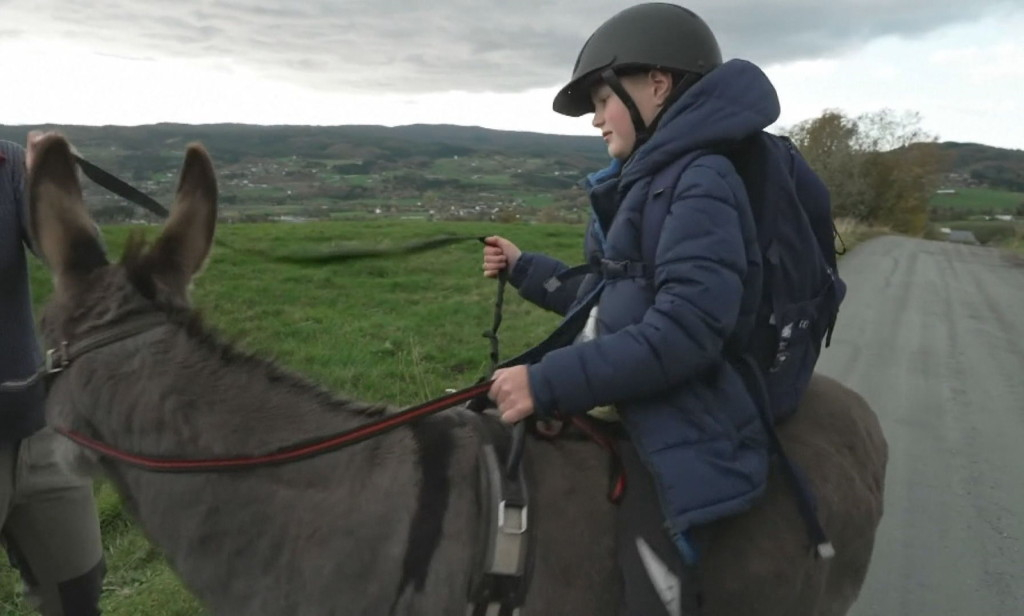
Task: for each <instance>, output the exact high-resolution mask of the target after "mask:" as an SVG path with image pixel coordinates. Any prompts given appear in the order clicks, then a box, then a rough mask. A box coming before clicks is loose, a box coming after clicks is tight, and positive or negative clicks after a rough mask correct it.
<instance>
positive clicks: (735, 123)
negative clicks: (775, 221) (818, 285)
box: [510, 60, 779, 553]
mask: <svg viewBox="0 0 1024 616" xmlns="http://www.w3.org/2000/svg"><path fill="white" fill-rule="evenodd" d="M778 114H779V102H778V97H777V95H776V93H775V89H774V88H773V87H772V85H771V83H770V82H769V80H768V78H767V77H766V76H765V75H764V73H763V72H762V71H761V70H760V69H759V68H757V67H756V66H754V65H753V64H751V63H749V62H746V61H742V60H732V61H729V62H726V63H725V64H723V65H722V66H720V67H719V68H717V69H715V70H714V71H712V72H711V73H710V74H708V75H707V76H706V77H704V78H703V79H702V80H701V81H700V82H698V83H697V84H696V85H695V86H693V87H692V88H691V89H690V90H689V91H688V92H686V94H684V96H682V97H681V98H680V99H679V100H678V101H676V102H675V104H673V105H672V107H671V108H669V109H668V111H667V112H666V113H665V115H664V116H663V118H662V120H661V122H660V123H659V126H658V128H657V130H656V131H655V133H654V134H653V135H652V137H651V139H650V140H649V141H648V142H647V143H645V144H644V145H643V146H642V147H641V148H640V149H638V150H637V151H636V153H635V154H634V155H633V156H632V157H631V158H630V159H629V160H628V161H627V162H626V163H625V165H624V166H623V168H622V169H621V171H619V172H618V173H611V174H610V177H603V178H600V177H598V178H597V179H596V181H594V182H592V183H591V188H590V197H591V202H592V205H593V208H594V215H593V216H592V217H591V223H590V227H589V230H588V234H587V241H586V247H585V253H586V254H585V255H584V256H585V258H586V259H588V261H590V262H593V259H594V258H595V257H597V258H605V259H609V260H612V261H630V262H635V263H639V262H642V255H641V238H640V229H641V228H642V224H641V221H642V214H643V210H644V207H645V205H646V204H647V202H648V199H649V198H650V196H651V194H652V192H656V191H652V190H651V180H652V177H653V176H654V174H656V173H657V172H658V171H659V170H660V169H662V168H664V167H665V166H667V165H669V164H670V163H672V162H673V161H674V160H677V159H679V158H681V157H683V156H685V155H687V154H688V153H690V152H693V151H695V150H699V149H705V148H711V147H716V148H717V147H722V146H728V145H729V144H731V143H735V142H737V141H739V140H742V139H744V138H746V137H749V136H751V135H753V134H755V133H757V132H758V131H761V130H762V129H764V128H766V127H767V126H769V125H771V124H772V123H773V122H774V121H775V120H776V118H777V117H778ZM673 186H674V194H673V195H672V201H671V205H670V209H669V214H668V216H667V218H666V219H665V223H664V226H663V227H662V229H661V233H660V237H659V238H658V240H657V251H656V257H655V263H654V270H653V277H648V276H633V277H628V276H617V277H614V278H607V279H603V278H602V276H601V275H600V274H591V275H588V276H587V277H586V278H585V279H584V280H583V281H582V282H581V283H579V284H576V285H570V284H566V285H563V286H561V287H559V288H558V289H554V290H549V287H546V286H545V284H544V283H545V282H547V281H548V280H549V279H550V278H551V277H552V276H555V275H557V274H559V273H560V272H562V271H564V270H565V269H566V268H567V266H566V265H565V264H563V263H561V262H559V261H557V260H554V259H551V258H550V257H546V256H543V255H540V254H535V253H524V254H523V256H522V257H521V258H520V260H519V261H518V262H517V264H516V267H515V268H514V269H513V271H512V272H511V276H510V280H511V282H512V284H513V285H515V286H516V287H517V288H518V289H519V292H520V293H521V295H522V296H523V297H525V298H526V299H528V300H530V301H532V302H534V303H536V304H538V305H540V306H541V307H544V308H547V309H549V310H554V311H556V312H559V313H561V314H564V315H568V314H571V313H573V311H574V310H578V309H579V308H580V307H581V300H582V299H583V298H584V297H585V296H587V295H588V294H589V293H590V292H591V291H592V290H594V289H595V287H596V288H600V299H599V303H598V306H599V322H598V337H597V338H596V339H595V340H592V341H589V342H583V343H578V344H573V345H570V346H565V347H563V348H560V349H556V350H554V351H552V352H550V353H548V354H547V355H546V356H545V357H544V358H543V359H542V360H540V361H539V362H537V363H534V364H533V365H531V366H529V380H530V387H531V390H532V393H533V396H534V402H535V407H536V410H537V413H538V414H539V415H541V416H545V415H548V416H550V415H572V414H578V413H584V412H586V411H588V410H589V409H591V408H593V407H595V406H599V405H607V404H615V405H616V406H617V408H618V410H619V414H620V416H621V417H622V421H623V423H624V424H625V426H626V429H627V430H628V432H629V434H630V437H631V439H632V440H633V442H634V444H635V445H636V447H637V450H638V451H639V452H640V455H641V457H642V458H643V459H644V460H645V462H646V463H647V465H648V467H649V468H650V470H651V472H652V473H653V475H654V479H655V483H656V485H657V487H658V490H659V494H660V497H661V505H662V508H663V510H664V513H665V517H666V519H667V521H668V524H669V526H670V529H671V530H672V532H673V533H674V534H675V535H676V538H677V542H680V541H679V540H680V538H682V537H685V536H686V532H687V530H688V529H690V528H691V527H692V526H694V525H699V524H704V523H707V522H710V521H712V520H715V519H718V518H721V517H723V516H727V515H731V514H735V513H738V512H741V511H743V510H745V509H747V508H749V507H750V506H751V505H752V503H753V501H754V500H755V499H756V497H757V496H758V495H759V494H760V493H761V492H762V491H763V489H764V486H765V481H766V477H767V472H768V446H767V438H766V436H765V434H764V430H763V428H762V427H761V425H760V423H759V419H758V412H757V408H756V407H755V403H754V401H753V399H752V397H751V395H750V394H749V393H748V391H747V389H746V387H745V386H744V384H743V381H742V380H741V377H740V375H739V373H738V372H737V370H736V369H735V368H734V367H733V364H732V363H731V361H730V360H729V359H728V358H727V357H728V353H727V352H726V349H727V348H729V347H730V346H731V345H732V344H740V345H742V343H743V341H744V340H745V338H746V336H748V335H749V333H750V330H751V325H752V323H753V317H754V314H755V311H756V307H757V302H758V298H760V295H761V260H760V252H759V251H758V249H757V243H756V234H755V229H754V225H753V217H752V214H751V211H750V204H749V202H748V199H747V195H746V191H745V189H744V187H743V183H742V180H741V179H740V177H739V176H738V175H737V173H736V171H735V169H734V168H733V166H732V164H731V163H730V162H729V160H728V159H727V158H725V157H724V156H721V155H716V154H707V155H703V156H700V157H697V158H696V159H695V160H694V161H693V162H692V163H691V164H690V165H689V166H688V167H686V168H685V169H684V170H683V171H682V173H681V175H680V176H679V178H678V180H677V181H676V182H675V183H674V184H673V185H669V188H668V190H673ZM681 543H683V544H685V543H686V542H685V540H683V541H681ZM683 551H684V553H685V551H686V550H685V549H684V550H683Z"/></svg>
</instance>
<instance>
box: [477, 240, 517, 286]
mask: <svg viewBox="0 0 1024 616" xmlns="http://www.w3.org/2000/svg"><path fill="white" fill-rule="evenodd" d="M522 254H523V251H522V250H519V248H518V247H517V246H516V245H515V244H513V243H512V242H510V241H508V240H506V239H505V238H503V237H499V236H497V235H492V236H491V237H488V238H485V239H484V276H487V277H488V278H497V277H498V273H499V272H500V271H501V270H503V269H508V271H512V268H513V267H515V266H516V261H518V260H519V257H520V255H522Z"/></svg>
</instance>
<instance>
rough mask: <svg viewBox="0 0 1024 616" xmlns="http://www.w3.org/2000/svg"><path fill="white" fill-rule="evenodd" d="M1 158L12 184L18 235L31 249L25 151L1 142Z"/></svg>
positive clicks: (11, 144)
mask: <svg viewBox="0 0 1024 616" xmlns="http://www.w3.org/2000/svg"><path fill="white" fill-rule="evenodd" d="M0 156H2V157H3V159H4V163H3V165H4V167H6V169H4V172H5V173H6V175H7V177H8V178H9V179H10V182H11V185H10V189H11V195H12V196H13V198H14V201H13V203H11V206H12V207H13V208H14V216H15V217H16V219H17V221H18V233H19V235H20V237H21V241H22V242H23V243H24V244H25V246H27V247H28V248H30V249H31V248H32V234H31V233H30V232H29V226H28V199H27V196H26V191H25V180H26V178H25V149H24V148H22V147H21V146H20V145H18V144H16V143H13V142H10V141H3V142H0Z"/></svg>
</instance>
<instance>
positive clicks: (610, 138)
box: [590, 83, 636, 159]
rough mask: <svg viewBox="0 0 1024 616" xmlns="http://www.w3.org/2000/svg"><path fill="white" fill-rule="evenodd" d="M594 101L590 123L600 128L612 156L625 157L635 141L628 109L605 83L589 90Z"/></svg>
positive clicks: (634, 130)
mask: <svg viewBox="0 0 1024 616" xmlns="http://www.w3.org/2000/svg"><path fill="white" fill-rule="evenodd" d="M590 98H591V100H592V101H593V103H594V119H593V121H592V122H591V124H593V125H594V127H595V128H598V129H600V130H601V137H602V138H603V139H604V142H605V145H606V146H607V147H608V155H609V156H611V157H612V158H618V159H625V158H626V157H627V156H629V154H630V152H632V151H633V144H634V143H636V129H635V128H634V127H633V120H632V118H630V117H629V109H627V108H626V105H624V104H623V102H622V99H620V98H619V97H618V96H617V95H616V94H615V92H613V91H612V89H611V88H610V87H608V85H607V84H604V83H602V84H599V85H596V86H594V88H593V89H592V90H591V91H590Z"/></svg>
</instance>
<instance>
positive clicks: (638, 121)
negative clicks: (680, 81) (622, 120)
mask: <svg viewBox="0 0 1024 616" xmlns="http://www.w3.org/2000/svg"><path fill="white" fill-rule="evenodd" d="M601 79H602V80H603V81H604V82H605V83H606V84H608V87H609V88H611V89H612V92H615V96H618V97H619V100H621V101H622V104H623V105H625V106H626V109H627V110H629V117H630V118H631V119H632V120H633V130H634V131H635V132H636V145H635V146H633V150H634V151H636V149H637V148H638V147H640V145H641V144H642V143H643V142H645V141H647V139H648V138H649V137H650V134H649V133H648V131H647V123H646V122H644V117H643V116H642V115H640V109H639V108H637V106H636V103H635V102H634V101H633V97H632V96H630V95H629V92H627V91H626V88H625V86H623V85H622V81H620V80H619V76H618V75H616V74H615V71H614V70H612V69H610V68H609V69H606V70H605V71H604V72H603V73H601Z"/></svg>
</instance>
